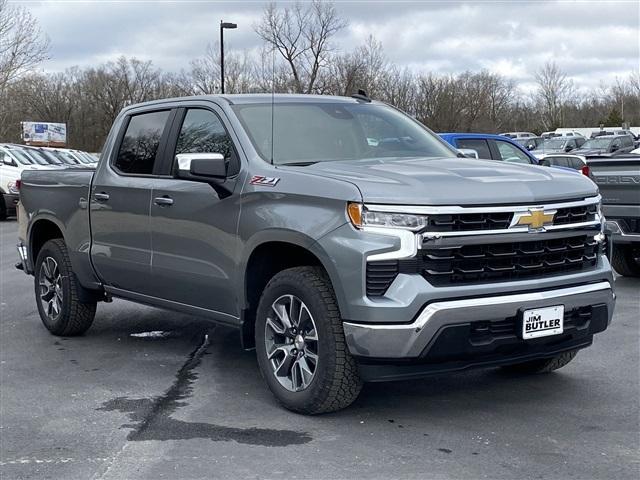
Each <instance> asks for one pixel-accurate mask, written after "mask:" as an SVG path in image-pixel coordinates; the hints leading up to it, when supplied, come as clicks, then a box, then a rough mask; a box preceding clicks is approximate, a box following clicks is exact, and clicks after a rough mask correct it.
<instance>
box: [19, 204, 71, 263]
mask: <svg viewBox="0 0 640 480" xmlns="http://www.w3.org/2000/svg"><path fill="white" fill-rule="evenodd" d="M28 237H29V252H28V253H29V255H28V259H29V263H30V264H31V265H30V266H31V269H32V270H33V269H34V267H35V262H36V258H37V257H38V253H39V252H40V250H41V249H42V246H43V245H44V244H45V243H47V242H48V241H49V240H53V239H54V238H62V239H63V240H64V239H65V237H64V227H63V226H62V224H61V223H60V222H59V221H58V220H57V219H56V218H54V217H49V216H41V217H39V218H37V219H36V220H35V221H33V222H32V223H31V225H30V227H29V233H28Z"/></svg>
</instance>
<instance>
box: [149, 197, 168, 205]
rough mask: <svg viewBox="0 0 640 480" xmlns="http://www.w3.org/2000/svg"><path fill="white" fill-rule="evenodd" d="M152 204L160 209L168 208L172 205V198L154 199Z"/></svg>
mask: <svg viewBox="0 0 640 480" xmlns="http://www.w3.org/2000/svg"><path fill="white" fill-rule="evenodd" d="M153 203H155V204H156V205H159V206H161V207H170V206H171V205H173V198H170V197H156V198H154V199H153Z"/></svg>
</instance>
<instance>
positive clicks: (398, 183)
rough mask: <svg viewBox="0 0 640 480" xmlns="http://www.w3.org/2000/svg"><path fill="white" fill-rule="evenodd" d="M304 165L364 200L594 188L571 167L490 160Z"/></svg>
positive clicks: (503, 199)
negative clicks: (340, 182) (351, 186)
mask: <svg viewBox="0 0 640 480" xmlns="http://www.w3.org/2000/svg"><path fill="white" fill-rule="evenodd" d="M292 168H300V167H292ZM302 168H304V169H305V172H306V173H313V174H317V175H321V176H328V177H332V178H336V179H341V180H346V181H349V182H351V183H353V184H355V185H356V186H357V187H358V188H359V189H360V192H361V193H362V196H363V199H364V201H365V202H370V203H389V204H407V205H489V204H513V203H539V202H545V201H553V200H564V199H574V198H582V197H586V196H593V195H595V194H596V193H597V187H596V186H595V184H594V183H593V182H592V181H591V180H589V179H588V178H587V177H585V176H584V175H576V174H575V172H563V171H561V170H559V169H553V168H548V167H539V166H534V165H519V164H514V163H505V162H501V161H494V160H476V159H465V158H385V159H364V160H352V161H333V162H319V163H316V164H313V165H309V166H307V167H302Z"/></svg>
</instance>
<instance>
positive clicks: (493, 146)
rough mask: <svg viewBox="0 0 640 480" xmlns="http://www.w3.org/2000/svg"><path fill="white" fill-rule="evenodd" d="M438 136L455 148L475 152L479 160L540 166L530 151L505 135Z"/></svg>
mask: <svg viewBox="0 0 640 480" xmlns="http://www.w3.org/2000/svg"><path fill="white" fill-rule="evenodd" d="M438 135H440V137H442V139H443V140H444V141H446V142H447V143H449V144H450V145H452V146H453V147H455V148H458V149H462V150H474V151H475V152H477V154H478V158H482V159H487V160H502V161H505V162H514V163H526V164H531V165H538V160H537V159H536V157H534V156H533V155H531V154H530V153H529V151H528V150H526V149H524V148H522V147H521V146H520V145H518V144H517V143H516V142H514V141H513V140H511V139H510V138H509V137H505V136H503V135H491V134H489V133H439V134H438Z"/></svg>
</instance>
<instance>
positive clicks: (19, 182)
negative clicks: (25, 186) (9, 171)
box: [16, 179, 22, 191]
mask: <svg viewBox="0 0 640 480" xmlns="http://www.w3.org/2000/svg"><path fill="white" fill-rule="evenodd" d="M21 186H22V180H20V179H18V180H16V190H18V191H20V187H21Z"/></svg>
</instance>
